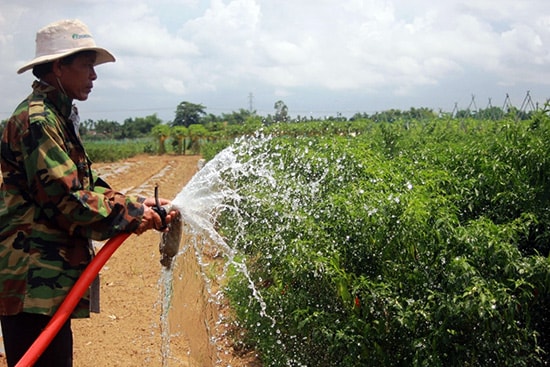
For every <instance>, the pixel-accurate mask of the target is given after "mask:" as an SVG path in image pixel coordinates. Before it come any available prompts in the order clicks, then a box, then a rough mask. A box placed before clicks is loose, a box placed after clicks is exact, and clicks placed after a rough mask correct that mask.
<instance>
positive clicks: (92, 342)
mask: <svg viewBox="0 0 550 367" xmlns="http://www.w3.org/2000/svg"><path fill="white" fill-rule="evenodd" d="M199 158H200V157H199V156H170V155H165V156H147V155H143V156H139V157H136V158H132V159H128V160H125V161H121V162H117V163H108V164H94V166H93V168H94V169H95V170H97V171H98V172H100V174H101V176H102V177H103V178H104V179H105V180H106V181H107V182H108V183H109V184H110V185H111V186H112V187H113V188H115V189H116V190H118V191H121V192H124V193H128V194H139V195H143V196H152V195H153V192H154V186H155V184H158V185H159V192H160V196H161V197H165V198H168V199H172V198H174V197H175V196H176V194H177V193H178V192H180V191H181V190H182V188H183V187H184V185H185V184H186V183H187V182H188V181H189V180H190V179H191V177H192V176H193V175H194V174H195V173H196V172H197V171H198V168H197V167H198V166H197V164H198V161H199ZM159 240H160V235H159V233H158V232H155V231H148V232H146V233H144V234H142V235H141V236H136V235H132V236H130V237H129V238H128V239H127V240H126V241H125V242H124V243H123V244H122V246H121V247H120V248H119V249H118V250H117V251H116V252H115V253H114V255H113V256H112V257H111V258H110V259H109V260H108V262H107V263H106V265H105V266H104V267H103V269H102V271H101V273H100V275H101V312H100V313H99V314H92V316H91V317H90V318H89V319H79V320H73V336H74V343H75V347H74V365H75V366H76V367H78V366H97V367H100V366H117V367H125V366H128V367H130V366H131V367H135V366H153V367H155V366H162V367H170V366H181V367H186V366H189V367H207V366H233V367H240V366H260V364H259V362H258V361H257V359H256V358H255V357H254V354H253V353H251V352H249V353H248V354H244V353H242V352H237V351H235V350H234V349H233V346H232V341H231V340H230V337H228V335H229V334H227V335H212V333H218V334H219V333H220V330H219V329H220V328H219V327H217V326H215V325H214V324H216V322H217V321H218V319H219V318H218V316H217V315H219V314H220V313H223V314H227V313H228V312H229V311H228V309H227V307H226V306H224V305H223V304H222V305H220V304H217V303H215V302H211V300H209V296H208V292H207V291H206V289H205V285H204V278H203V276H202V275H201V270H200V268H199V265H198V264H197V262H196V258H195V253H194V251H186V252H185V253H184V254H183V255H181V256H180V257H178V258H177V260H176V263H175V264H174V273H173V274H174V276H173V284H172V287H173V297H172V302H171V304H170V309H169V312H168V318H169V322H168V323H167V324H164V323H162V322H161V313H162V311H163V310H162V308H163V306H162V300H161V298H162V289H163V286H162V284H161V282H160V281H159V279H160V278H161V275H162V272H163V267H162V265H161V264H160V254H159V248H158V244H159ZM98 246H101V244H98ZM163 325H164V326H163ZM167 325H168V326H167ZM166 327H168V329H169V330H163V329H164V328H166ZM226 332H227V330H222V331H221V333H222V334H223V333H226ZM163 335H164V337H163ZM167 335H169V342H167ZM212 340H216V342H215V343H212ZM2 366H5V362H4V361H3V358H0V367H2Z"/></svg>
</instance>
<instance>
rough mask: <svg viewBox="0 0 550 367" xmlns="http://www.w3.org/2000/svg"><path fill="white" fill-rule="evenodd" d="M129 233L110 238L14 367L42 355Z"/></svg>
mask: <svg viewBox="0 0 550 367" xmlns="http://www.w3.org/2000/svg"><path fill="white" fill-rule="evenodd" d="M129 236H130V233H121V234H118V235H116V236H115V237H113V238H111V239H110V240H109V241H107V243H105V245H103V247H102V248H101V250H99V252H98V253H97V254H96V256H95V257H94V258H93V260H92V261H91V262H90V263H89V264H88V266H87V267H86V269H84V271H83V272H82V275H80V278H78V280H77V281H76V283H75V284H74V286H73V287H72V288H71V290H70V291H69V293H68V294H67V297H66V298H65V300H63V303H61V305H60V306H59V309H58V310H57V311H56V313H55V314H54V315H53V317H52V319H51V320H50V322H49V323H48V325H46V328H45V329H44V330H43V331H42V333H40V335H39V336H38V338H37V339H36V340H35V341H34V343H32V345H31V346H30V348H29V349H28V350H27V352H26V353H25V354H24V355H23V357H21V359H20V360H19V362H17V364H16V365H15V367H31V366H33V365H34V363H35V362H36V361H37V360H38V358H40V356H41V355H42V353H44V351H45V350H46V348H47V347H48V345H49V344H50V343H51V341H52V340H53V338H54V337H55V336H56V335H57V333H58V332H59V330H60V329H61V327H62V326H63V324H65V322H66V321H67V319H68V318H69V317H70V316H71V313H72V312H73V310H74V308H75V307H76V305H77V304H78V302H79V301H80V299H81V298H82V296H83V295H84V293H86V290H87V289H88V287H89V286H90V284H91V283H92V282H93V280H94V279H95V277H96V276H97V274H98V273H99V271H100V270H101V268H102V267H103V265H105V263H106V262H107V260H109V258H110V257H111V255H113V253H114V252H115V251H116V250H117V249H118V248H119V247H120V245H121V244H122V242H124V241H125V240H126V239H127V238H128V237H129Z"/></svg>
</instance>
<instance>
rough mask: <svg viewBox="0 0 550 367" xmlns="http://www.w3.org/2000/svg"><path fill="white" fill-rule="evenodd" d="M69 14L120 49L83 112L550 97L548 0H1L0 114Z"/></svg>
mask: <svg viewBox="0 0 550 367" xmlns="http://www.w3.org/2000/svg"><path fill="white" fill-rule="evenodd" d="M69 18H76V19H80V20H81V21H83V22H84V23H86V24H87V25H88V27H89V28H90V31H91V33H92V34H93V36H94V38H95V41H96V43H97V44H98V45H99V46H101V47H104V48H107V49H108V50H109V51H111V52H112V53H113V54H114V55H115V57H116V58H117V61H116V62H115V63H109V64H102V65H98V66H97V67H96V72H97V74H98V79H97V80H96V82H95V83H94V89H93V91H92V93H91V94H90V97H89V99H88V100H87V101H83V102H80V101H79V102H78V103H77V105H78V108H79V111H80V115H81V119H93V120H99V119H107V120H114V121H119V122H123V121H124V120H125V119H127V118H135V117H144V116H149V115H152V114H157V116H158V117H159V118H161V119H162V120H163V121H165V122H169V121H171V120H173V119H174V116H175V110H176V107H177V105H178V104H179V103H181V102H183V101H186V102H191V103H196V104H202V105H203V106H204V107H205V112H206V113H212V114H214V115H221V114H222V113H230V112H232V111H238V110H240V109H245V110H250V109H252V110H254V111H256V112H257V113H258V114H260V115H264V116H265V115H267V114H274V113H275V109H274V105H275V102H277V101H279V100H281V101H283V102H284V103H285V105H286V106H287V107H288V111H289V114H290V116H292V117H298V116H301V117H310V116H312V117H323V116H337V115H343V116H347V117H350V116H352V115H354V114H355V113H367V114H373V113H375V112H378V111H383V110H388V109H392V108H395V109H401V110H408V109H410V108H411V107H414V108H420V107H427V108H430V109H433V110H434V111H440V110H441V111H445V112H451V111H453V110H454V109H455V108H458V109H468V108H470V109H472V110H473V109H475V108H487V107H490V106H495V107H503V106H505V105H508V103H511V104H512V105H514V106H516V107H518V108H519V107H520V106H521V105H522V104H523V103H524V102H525V101H526V100H527V96H528V95H529V96H530V98H531V101H532V102H533V103H534V104H535V105H536V104H537V103H538V104H539V105H540V106H542V105H543V104H544V103H545V101H547V100H548V99H549V98H550V6H549V4H548V0H522V1H518V0H513V1H512V0H472V1H459V0H445V1H433V0H225V1H222V0H210V1H206V0H108V1H107V0H93V1H92V0H71V1H70V0H56V1H49V2H45V1H43V0H26V1H21V2H16V1H5V0H2V1H1V2H0V85H1V88H0V119H2V120H3V119H5V118H8V117H9V115H10V114H11V112H12V111H13V110H14V109H15V107H16V105H17V104H18V103H19V102H20V101H21V100H22V99H23V98H25V97H26V96H27V95H28V93H29V92H30V90H31V88H30V87H31V84H32V81H33V79H34V77H33V75H32V73H31V72H30V71H28V72H26V73H24V74H22V75H18V74H17V73H16V70H17V69H18V68H19V67H20V66H21V65H23V64H24V63H25V62H27V61H30V60H31V59H32V58H34V53H35V35H36V32H37V30H38V29H40V28H42V27H43V26H45V25H47V24H48V23H51V22H54V21H58V20H61V19H69ZM507 96H508V98H507Z"/></svg>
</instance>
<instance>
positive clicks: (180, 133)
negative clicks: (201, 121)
mask: <svg viewBox="0 0 550 367" xmlns="http://www.w3.org/2000/svg"><path fill="white" fill-rule="evenodd" d="M171 135H172V137H173V138H174V140H175V141H176V142H177V148H176V149H177V153H178V154H183V155H185V151H186V149H185V147H186V146H185V139H186V138H187V137H188V136H189V129H188V128H186V127H185V126H174V127H173V128H172V131H171Z"/></svg>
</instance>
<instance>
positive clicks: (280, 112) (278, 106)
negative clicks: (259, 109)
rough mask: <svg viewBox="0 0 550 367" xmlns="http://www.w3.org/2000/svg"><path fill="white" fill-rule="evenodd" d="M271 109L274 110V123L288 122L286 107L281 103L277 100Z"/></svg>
mask: <svg viewBox="0 0 550 367" xmlns="http://www.w3.org/2000/svg"><path fill="white" fill-rule="evenodd" d="M273 107H274V108H275V122H281V121H287V120H288V107H287V106H286V104H285V103H284V102H283V101H281V100H279V101H277V102H275V105H274V106H273Z"/></svg>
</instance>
